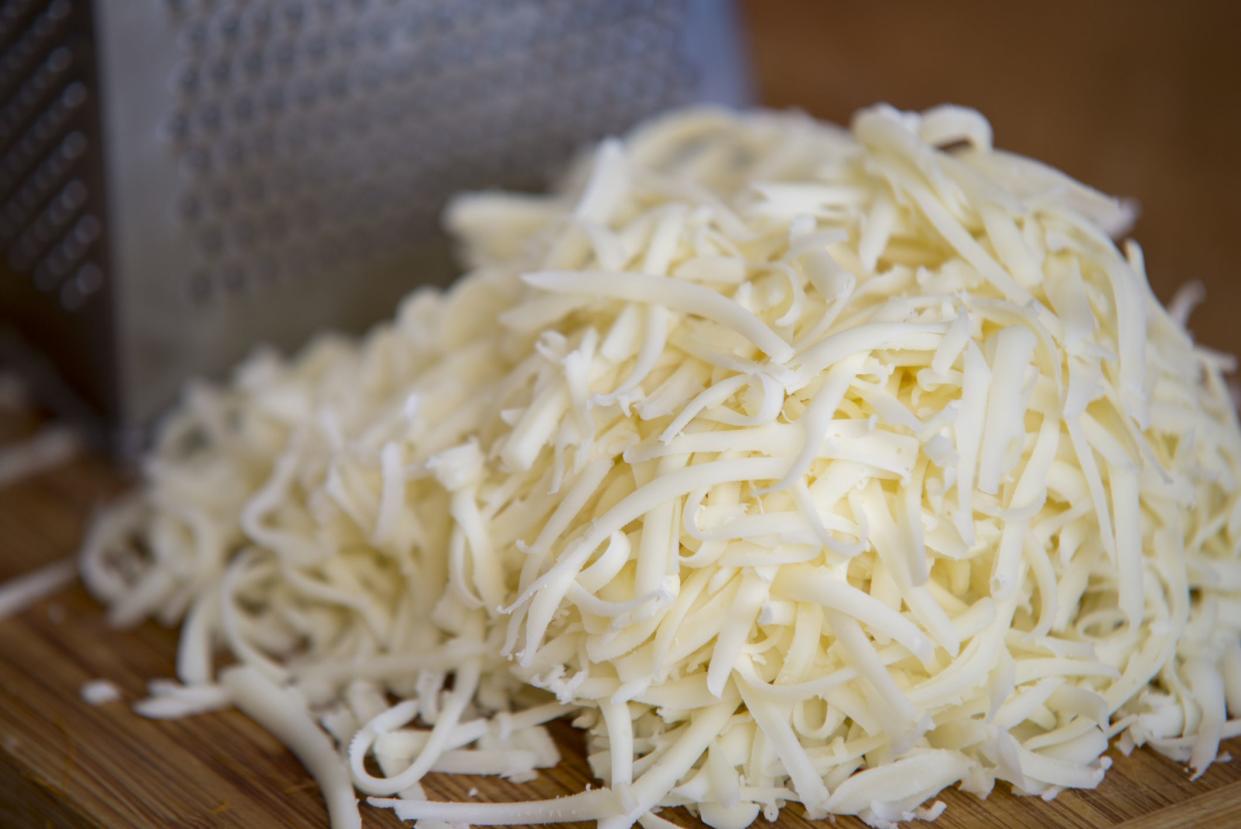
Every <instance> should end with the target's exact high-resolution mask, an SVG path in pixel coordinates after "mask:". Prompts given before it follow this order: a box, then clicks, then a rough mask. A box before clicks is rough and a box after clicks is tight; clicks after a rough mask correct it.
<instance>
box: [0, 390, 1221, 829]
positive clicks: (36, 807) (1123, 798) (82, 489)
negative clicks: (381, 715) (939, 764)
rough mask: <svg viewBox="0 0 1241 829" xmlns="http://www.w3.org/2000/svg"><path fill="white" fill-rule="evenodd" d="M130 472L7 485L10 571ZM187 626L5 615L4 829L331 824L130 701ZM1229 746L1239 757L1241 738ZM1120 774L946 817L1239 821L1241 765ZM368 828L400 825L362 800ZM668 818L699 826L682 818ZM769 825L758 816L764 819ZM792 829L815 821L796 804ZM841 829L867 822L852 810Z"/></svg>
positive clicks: (575, 762) (81, 599) (225, 719)
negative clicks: (86, 694) (92, 685)
mask: <svg viewBox="0 0 1241 829" xmlns="http://www.w3.org/2000/svg"><path fill="white" fill-rule="evenodd" d="M34 428H35V419H34V418H32V417H29V416H23V415H11V414H10V415H6V414H4V413H0V447H2V446H4V445H5V444H6V443H8V442H11V441H14V440H19V439H20V438H21V437H22V436H24V435H26V434H28V433H29V432H30V431H31V430H32V429H34ZM124 485H125V481H124V480H123V479H122V477H121V476H120V475H119V474H118V473H117V472H116V471H115V470H113V469H112V468H111V467H109V465H108V464H107V463H106V462H104V461H103V460H101V459H99V458H96V457H90V456H87V457H83V458H80V459H78V460H76V461H74V462H72V463H70V464H68V465H66V466H64V467H62V468H59V469H56V470H52V471H49V472H46V473H44V474H41V475H39V476H36V477H34V478H30V479H27V480H25V481H22V482H20V483H18V484H16V485H14V486H10V487H8V488H5V489H0V580H4V579H8V578H12V577H14V576H17V575H20V574H22V573H25V572H28V571H30V570H32V569H34V568H35V567H38V566H40V565H42V564H46V563H49V562H52V561H56V560H58V559H62V558H64V557H66V556H70V555H73V554H74V552H75V551H76V550H77V545H78V541H79V539H80V537H81V532H82V529H83V527H84V526H85V523H86V521H87V520H88V519H89V516H90V515H91V513H92V511H93V510H95V509H97V508H98V507H99V505H100V504H102V503H103V502H105V501H106V499H107V498H108V497H110V496H111V495H113V494H114V493H116V492H117V491H119V490H120V489H122V488H123V487H124ZM175 652H176V634H175V631H173V630H170V629H166V628H162V627H160V626H158V625H156V624H155V623H152V622H148V623H146V624H143V625H141V626H139V627H137V628H134V629H132V630H126V631H118V630H113V629H111V628H109V627H108V625H107V624H106V622H105V620H104V614H103V609H102V608H101V607H100V606H99V605H98V604H97V603H95V602H94V601H93V600H92V599H91V598H90V596H89V595H87V593H86V591H85V590H84V589H83V588H82V587H81V586H80V585H74V586H72V587H70V588H68V589H66V590H64V591H62V592H61V593H59V594H57V595H55V596H52V597H50V598H48V599H46V600H44V601H41V602H39V603H37V604H36V605H34V606H33V607H31V608H29V609H28V610H26V611H25V612H23V613H20V614H18V615H17V616H15V617H12V618H9V619H5V620H0V827H15V829H16V827H32V829H45V827H58V828H59V827H73V829H76V828H77V827H90V829H111V827H133V829H165V827H293V828H294V829H313V828H315V827H325V826H326V825H327V823H326V822H327V814H326V810H325V809H324V807H323V804H322V801H321V800H320V798H319V793H318V790H317V788H316V786H315V784H314V782H313V781H312V780H311V779H310V777H309V775H308V774H307V773H306V772H305V771H304V770H303V769H302V767H301V766H300V765H299V764H298V762H297V760H296V759H295V758H294V757H293V756H292V755H291V754H290V753H289V752H288V751H286V750H285V749H284V748H282V747H281V746H280V744H279V743H278V742H276V740H274V739H273V738H272V737H270V736H269V735H267V734H266V733H265V732H263V731H262V729H260V728H259V727H258V726H256V725H254V724H253V723H251V722H250V721H248V720H247V719H246V718H245V717H244V716H242V715H241V714H239V713H237V712H235V711H224V712H218V713H211V714H203V715H200V716H197V717H191V718H187V719H182V720H171V721H153V720H146V719H143V718H142V717H139V716H138V715H136V714H134V713H133V712H132V711H131V710H130V708H129V704H131V703H132V702H134V701H135V700H137V699H139V698H141V697H142V696H143V695H144V688H145V686H146V682H147V681H148V680H150V679H153V678H160V677H170V676H171V675H172V673H173V670H174V655H175ZM93 679H107V680H109V681H111V682H113V683H115V684H116V685H117V686H118V687H119V688H120V690H121V692H122V699H121V700H120V701H118V702H114V703H107V704H103V705H98V706H91V705H88V704H87V703H85V702H83V701H82V699H81V696H80V692H81V688H82V685H83V684H84V683H86V682H89V681H91V680H93ZM553 730H554V734H555V736H556V740H557V742H558V744H559V745H560V747H561V750H562V753H563V755H564V759H563V762H562V763H561V764H560V766H559V767H557V768H555V769H552V770H549V771H545V772H543V773H542V774H541V775H540V777H539V778H538V779H537V780H536V781H534V782H532V783H527V784H521V785H516V784H513V783H508V782H506V781H504V780H497V779H494V778H482V777H448V776H444V775H431V776H430V778H429V779H428V780H427V781H426V789H427V791H428V793H429V794H430V795H431V796H432V797H434V798H444V799H456V800H463V799H469V798H470V797H471V794H470V789H471V788H477V793H476V795H474V796H475V797H477V799H479V800H483V801H497V802H498V801H506V800H523V799H531V798H540V797H555V796H558V795H562V794H570V793H573V792H577V791H581V790H582V789H583V788H584V787H585V785H586V784H587V783H588V782H591V779H590V773H589V771H588V769H587V766H586V760H585V756H584V753H583V744H582V740H581V738H580V736H579V735H578V734H576V733H575V732H574V731H573V729H572V728H570V727H569V725H568V724H567V723H565V722H563V721H562V722H559V723H556V724H554V729H553ZM1225 750H1231V751H1233V752H1235V753H1237V754H1238V755H1239V756H1241V741H1234V744H1233V745H1231V746H1226V747H1225ZM1113 757H1114V759H1115V762H1116V765H1115V767H1114V768H1113V769H1112V770H1111V771H1110V772H1109V773H1108V775H1107V778H1106V780H1105V781H1104V782H1103V784H1102V785H1101V786H1100V787H1099V788H1098V789H1097V790H1095V791H1087V792H1066V793H1064V794H1062V795H1061V796H1060V797H1059V798H1057V799H1056V800H1054V801H1052V802H1050V803H1048V802H1044V801H1042V800H1039V799H1037V798H1029V797H1025V798H1021V797H1015V796H1014V795H1012V794H1011V793H1010V792H1009V791H1008V790H1007V787H1005V786H1000V787H997V789H996V791H995V792H994V793H993V794H992V795H991V797H990V798H988V799H987V800H986V801H981V800H978V799H977V798H974V797H972V796H970V795H965V794H962V793H961V792H958V791H955V790H951V791H948V792H945V793H944V794H943V795H942V797H943V799H944V801H945V802H947V804H948V811H947V812H945V813H944V815H943V817H942V818H940V820H939V822H938V823H937V824H936V826H937V827H943V829H982V828H983V827H992V826H1004V827H1029V829H1048V827H1073V828H1074V829H1086V827H1102V826H1127V827H1139V826H1141V827H1198V826H1204V825H1209V824H1215V825H1218V826H1221V827H1222V826H1234V825H1241V764H1236V763H1221V764H1217V765H1215V766H1213V767H1212V768H1211V770H1210V771H1209V772H1208V773H1207V774H1206V775H1205V776H1204V777H1203V778H1202V779H1201V780H1199V781H1197V782H1196V783H1191V782H1190V780H1189V778H1188V775H1187V774H1186V772H1185V770H1184V769H1182V768H1180V767H1179V766H1177V765H1176V764H1175V763H1172V762H1170V761H1169V760H1166V759H1164V758H1163V757H1160V756H1158V755H1156V754H1154V753H1153V752H1149V751H1139V752H1135V753H1134V755H1133V756H1131V757H1123V756H1120V755H1119V754H1117V753H1116V752H1113ZM363 813H364V825H365V826H366V827H368V828H369V829H379V827H397V826H400V825H401V824H400V823H399V822H398V821H397V820H396V819H395V818H393V817H392V816H391V814H390V813H388V812H384V811H380V810H376V809H371V808H369V807H367V806H364V807H363ZM665 815H666V816H668V817H669V818H670V819H672V820H674V821H675V822H677V823H679V824H681V825H683V826H693V825H697V824H696V822H695V821H694V820H693V819H691V818H690V817H689V816H687V815H685V814H684V813H680V812H666V813H665ZM759 825H760V826H761V825H762V824H761V823H760V824H759ZM779 825H780V826H781V827H790V829H792V827H805V826H810V825H812V824H810V823H809V822H808V821H806V820H804V819H803V818H802V817H801V815H800V813H799V812H798V811H797V810H796V809H788V810H786V811H785V812H784V814H783V815H782V816H781V819H780V821H779ZM836 826H838V827H841V829H861V827H862V826H863V824H862V823H861V822H860V821H857V820H854V819H852V818H840V819H838V820H837V821H836Z"/></svg>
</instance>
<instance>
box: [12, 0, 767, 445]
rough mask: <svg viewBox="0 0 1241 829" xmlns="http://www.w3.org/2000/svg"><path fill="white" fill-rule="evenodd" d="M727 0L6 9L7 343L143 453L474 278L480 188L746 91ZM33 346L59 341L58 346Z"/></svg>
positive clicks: (54, 3)
mask: <svg viewBox="0 0 1241 829" xmlns="http://www.w3.org/2000/svg"><path fill="white" fill-rule="evenodd" d="M733 11H734V10H733V8H732V6H731V5H730V4H729V3H727V2H724V0H507V2H501V0H253V1H252V2H244V0H94V1H93V2H91V0H50V2H48V0H0V250H2V251H3V257H4V268H3V270H0V329H3V330H2V331H0V342H3V343H4V348H5V350H6V351H9V352H14V353H19V354H20V355H21V356H20V357H19V358H18V359H20V360H21V361H22V364H23V366H25V367H26V368H28V369H29V368H30V367H32V366H34V365H36V364H39V365H41V366H42V367H43V368H42V369H41V370H35V369H31V373H32V374H34V375H37V376H38V378H40V379H39V385H40V387H41V388H42V389H43V391H44V393H45V394H50V395H53V396H54V397H55V398H56V399H57V400H59V405H61V406H72V407H75V408H76V409H77V410H78V411H80V412H82V413H85V414H87V415H89V416H90V417H91V419H92V420H93V421H94V422H96V423H101V424H103V425H104V426H105V427H106V428H107V431H108V432H109V433H110V435H111V437H113V438H114V439H116V438H119V439H120V440H121V443H122V444H125V443H129V444H133V443H134V441H135V440H136V439H137V437H138V436H140V435H141V434H142V430H143V427H144V426H145V425H146V424H148V423H149V422H150V420H151V419H152V418H153V417H154V416H155V415H156V414H158V412H159V411H161V409H163V408H164V407H165V406H166V405H167V404H168V403H169V402H170V401H171V400H172V399H173V398H174V397H175V395H176V393H177V390H178V389H179V387H180V385H181V383H182V382H183V381H184V380H185V379H186V378H187V377H189V376H191V375H195V374H218V373H219V372H220V371H222V370H223V369H225V368H226V367H227V366H229V365H230V364H232V363H233V362H235V361H236V360H237V359H239V358H240V357H241V356H242V355H243V354H244V353H245V352H246V351H248V350H250V349H251V348H253V347H254V346H255V345H256V344H257V343H260V342H264V343H271V344H274V345H277V346H280V347H290V346H293V345H296V344H297V343H298V342H300V341H301V340H303V339H304V338H305V337H306V336H308V335H309V334H310V333H311V332H313V331H315V330H318V329H321V328H324V327H333V328H343V329H354V330H356V329H358V328H360V327H362V326H364V325H365V324H367V323H369V322H371V321H373V320H375V319H377V318H381V317H383V316H387V315H389V314H390V313H391V312H392V310H393V306H394V303H395V301H396V300H397V299H398V298H399V297H400V296H401V295H403V294H404V293H406V292H407V291H409V290H410V289H411V288H412V287H413V286H414V285H416V284H417V283H419V282H424V281H428V280H442V279H445V278H447V277H448V276H450V275H451V274H452V265H451V263H450V257H449V250H448V244H447V242H446V240H445V239H444V238H443V237H442V235H441V234H440V232H439V230H438V212H439V210H440V208H441V207H442V205H443V203H444V201H445V199H446V197H447V196H448V195H450V194H452V193H454V192H456V191H459V190H462V189H469V188H477V187H492V186H502V187H509V188H519V189H520V188H537V187H540V186H542V185H543V184H545V183H546V178H547V176H548V174H549V172H551V171H552V170H554V169H555V167H556V166H557V165H558V164H561V163H563V162H564V160H565V159H566V158H568V157H569V156H570V154H571V153H572V152H573V150H574V149H575V148H577V147H579V146H580V145H582V144H583V143H584V142H587V141H590V140H593V139H596V138H598V137H600V136H603V135H606V134H613V133H616V132H619V131H621V130H624V129H625V128H627V127H628V126H629V125H631V124H632V123H634V122H635V121H637V120H639V119H641V118H643V117H645V116H648V115H651V114H652V113H655V112H657V111H660V110H662V109H666V108H668V107H671V106H675V105H679V104H684V103H688V102H691V101H695V100H709V101H714V102H718V103H725V104H736V103H740V102H741V101H742V99H743V98H744V96H745V83H744V75H743V71H742V67H741V62H740V60H739V57H738V46H737V43H736V31H735V25H734V23H735V21H734V18H733ZM34 355H41V358H35V357H34Z"/></svg>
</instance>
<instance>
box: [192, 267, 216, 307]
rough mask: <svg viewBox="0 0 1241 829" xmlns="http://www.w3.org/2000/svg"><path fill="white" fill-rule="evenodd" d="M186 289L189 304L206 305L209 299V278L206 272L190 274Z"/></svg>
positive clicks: (198, 271)
mask: <svg viewBox="0 0 1241 829" xmlns="http://www.w3.org/2000/svg"><path fill="white" fill-rule="evenodd" d="M188 288H189V290H188V293H189V299H190V302H191V303H192V304H194V305H206V304H207V303H208V301H209V300H210V299H211V277H210V276H209V275H208V274H207V272H206V271H202V270H196V271H194V272H193V273H191V274H190V279H189V286H188Z"/></svg>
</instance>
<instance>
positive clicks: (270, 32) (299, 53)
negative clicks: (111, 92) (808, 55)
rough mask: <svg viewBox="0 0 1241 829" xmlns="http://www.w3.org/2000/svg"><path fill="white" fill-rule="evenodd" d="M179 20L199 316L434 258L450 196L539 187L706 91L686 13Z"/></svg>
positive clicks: (394, 10) (203, 13)
mask: <svg viewBox="0 0 1241 829" xmlns="http://www.w3.org/2000/svg"><path fill="white" fill-rule="evenodd" d="M172 8H173V9H174V12H173V13H174V14H175V15H177V17H178V19H179V25H178V38H179V40H180V43H181V45H182V48H183V57H182V59H181V60H180V62H179V66H178V68H177V70H176V76H175V86H176V93H175V105H174V108H173V110H172V112H171V113H170V114H169V117H168V119H167V122H166V124H165V129H166V130H167V132H168V135H169V138H170V141H171V142H172V143H173V145H174V147H175V152H176V154H177V157H178V161H179V181H178V183H177V189H178V199H177V209H178V211H179V214H180V217H181V218H182V220H183V221H184V222H185V223H186V224H187V225H188V229H189V235H190V236H191V238H192V240H193V261H194V264H193V266H192V267H191V268H190V269H189V270H188V272H187V274H186V278H187V279H188V280H189V282H188V285H187V289H188V291H189V293H190V295H191V297H192V298H193V299H194V300H195V301H199V302H213V301H219V300H220V299H221V297H222V296H225V295H229V294H233V295H237V294H242V293H248V292H249V293H252V292H254V291H256V290H258V289H261V287H262V286H263V285H264V284H265V283H267V282H273V281H279V280H286V279H292V280H300V281H315V280H318V279H325V278H331V279H355V278H362V277H363V276H364V275H365V274H367V273H368V272H372V271H373V270H374V269H375V268H376V267H378V266H379V265H381V264H382V263H381V262H380V261H377V260H379V259H380V258H381V257H395V258H397V259H402V258H407V256H408V255H410V254H412V252H413V251H412V248H414V247H416V246H418V245H420V244H422V243H424V242H425V239H426V238H427V236H428V235H430V234H431V232H432V231H434V229H435V225H436V215H437V211H438V209H439V208H440V206H441V205H442V204H443V201H444V199H445V198H446V197H447V196H448V195H449V194H451V193H453V192H455V191H458V190H461V189H463V188H467V187H471V186H480V185H500V184H503V185H507V186H534V185H537V184H538V183H539V182H540V179H541V177H542V174H544V173H545V172H546V170H547V166H548V164H549V163H550V162H552V161H553V160H556V159H563V158H564V157H565V156H566V155H567V154H568V153H569V152H570V151H571V150H572V149H573V148H574V147H576V146H577V145H578V144H579V143H580V142H581V141H582V140H583V139H584V138H585V137H587V135H586V134H585V133H590V134H604V133H608V132H614V131H617V130H621V129H624V128H625V127H626V126H627V125H629V124H631V123H633V121H635V120H636V119H638V118H640V117H641V116H643V115H645V114H649V113H651V112H653V111H656V110H658V109H659V108H661V107H662V106H666V105H667V104H669V103H672V102H675V101H678V100H683V99H687V98H688V97H689V95H690V93H691V91H692V90H693V89H694V87H695V85H696V83H697V79H696V78H695V76H694V73H693V68H692V67H691V66H690V65H689V64H688V61H687V60H686V59H685V58H684V56H683V55H682V54H681V53H680V52H679V51H678V49H677V45H678V38H679V37H680V36H681V28H680V27H681V22H682V19H683V15H684V12H685V3H684V2H677V1H676V0H672V2H661V1H660V0H646V2H620V3H618V2H613V1H612V0H553V1H552V2H533V3H532V2H510V3H496V2H487V1H486V0H417V1H416V2H385V1H384V0H347V1H346V2H313V1H312V0H292V2H289V1H288V0H286V1H285V2H278V3H265V4H253V3H242V2H214V3H189V2H183V3H176V4H173V6H172ZM583 125H589V127H588V130H584V129H583Z"/></svg>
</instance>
